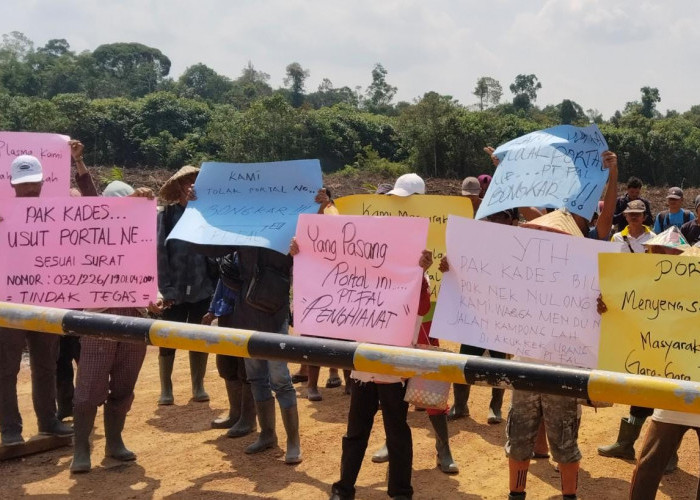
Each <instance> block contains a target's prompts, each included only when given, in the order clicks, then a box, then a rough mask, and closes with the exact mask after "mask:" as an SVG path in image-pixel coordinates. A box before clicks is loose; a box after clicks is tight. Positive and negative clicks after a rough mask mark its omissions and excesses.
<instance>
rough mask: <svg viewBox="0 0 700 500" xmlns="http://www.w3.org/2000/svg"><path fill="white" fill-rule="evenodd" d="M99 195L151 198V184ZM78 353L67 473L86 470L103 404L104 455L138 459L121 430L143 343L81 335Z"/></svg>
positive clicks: (113, 187) (116, 187) (128, 312)
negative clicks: (91, 435) (125, 441)
mask: <svg viewBox="0 0 700 500" xmlns="http://www.w3.org/2000/svg"><path fill="white" fill-rule="evenodd" d="M102 195H103V196H118V197H123V196H133V197H146V198H149V199H153V198H154V195H153V191H151V190H150V189H149V188H138V189H136V190H134V188H132V187H131V186H129V185H128V184H126V183H124V182H121V181H114V182H111V183H110V184H108V185H107V187H106V188H105V190H104V192H103V193H102ZM98 312H104V313H111V314H119V315H120V316H132V317H142V316H143V315H144V314H145V310H141V309H137V308H133V307H130V308H108V309H105V310H103V309H100V310H98ZM80 351H81V352H80V363H79V364H78V376H77V380H76V386H75V397H74V400H73V412H74V417H73V425H74V428H75V447H74V450H73V461H72V462H71V465H70V471H71V472H72V473H82V472H89V471H90V468H91V461H90V434H91V433H92V428H93V426H94V424H95V415H96V414H97V407H98V406H101V405H103V404H104V407H105V408H104V433H105V456H107V457H111V458H114V459H116V460H119V461H122V462H126V461H131V460H136V454H135V453H134V452H132V451H131V450H129V449H128V448H127V447H126V446H124V441H123V440H122V430H123V429H124V422H125V420H126V414H127V413H128V412H129V410H130V409H131V403H132V402H133V401H134V386H135V385H136V380H137V379H138V376H139V372H140V371H141V365H143V360H144V358H145V357H146V344H143V343H137V344H134V343H131V342H114V341H111V340H103V339H100V338H96V337H91V336H84V337H81V338H80Z"/></svg>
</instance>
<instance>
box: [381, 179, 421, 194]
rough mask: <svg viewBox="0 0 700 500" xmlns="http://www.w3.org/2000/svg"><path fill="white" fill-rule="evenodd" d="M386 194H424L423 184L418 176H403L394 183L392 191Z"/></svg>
mask: <svg viewBox="0 0 700 500" xmlns="http://www.w3.org/2000/svg"><path fill="white" fill-rule="evenodd" d="M386 194H393V195H396V196H411V195H412V194H425V182H424V181H423V179H421V178H420V176H419V175H418V174H404V175H402V176H401V177H399V178H398V179H396V182H395V183H394V189H392V190H391V191H389V192H388V193H386Z"/></svg>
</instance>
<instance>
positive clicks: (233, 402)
mask: <svg viewBox="0 0 700 500" xmlns="http://www.w3.org/2000/svg"><path fill="white" fill-rule="evenodd" d="M225 382H226V394H227V395H228V407H229V410H228V414H227V415H226V416H225V417H221V418H217V419H214V420H212V421H211V428H212V429H229V428H231V427H232V426H233V424H235V423H236V422H238V419H239V418H241V393H242V390H243V382H241V381H240V380H226V381H225Z"/></svg>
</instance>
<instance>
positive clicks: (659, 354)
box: [598, 254, 700, 381]
mask: <svg viewBox="0 0 700 500" xmlns="http://www.w3.org/2000/svg"><path fill="white" fill-rule="evenodd" d="M598 266H599V270H600V290H601V294H602V296H603V300H604V301H605V304H606V305H607V307H608V311H607V312H606V313H603V315H602V322H601V332H600V351H599V355H598V367H599V368H600V369H603V370H610V371H617V372H624V373H634V374H639V375H651V376H656V377H666V378H673V379H678V380H694V381H700V356H698V352H699V350H700V343H699V342H698V337H699V336H700V332H699V331H698V328H697V325H698V320H699V319H700V288H699V287H698V283H700V259H698V258H697V257H687V256H679V255H658V254H632V255H630V254H600V256H599V259H598Z"/></svg>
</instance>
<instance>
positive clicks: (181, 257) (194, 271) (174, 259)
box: [158, 165, 230, 427]
mask: <svg viewBox="0 0 700 500" xmlns="http://www.w3.org/2000/svg"><path fill="white" fill-rule="evenodd" d="M198 173H199V169H198V168H196V167H193V166H191V165H186V166H184V167H182V168H181V169H180V170H178V171H177V172H176V173H175V174H174V175H173V176H172V177H170V178H169V179H168V180H167V181H166V182H165V184H163V187H161V189H160V193H159V196H160V199H161V201H163V202H164V203H167V205H166V206H165V208H164V209H163V210H162V211H161V212H159V213H158V289H159V291H160V294H161V295H162V297H163V298H162V301H160V305H162V307H163V319H165V320H167V321H178V322H183V323H194V324H199V323H201V321H202V318H203V317H204V315H205V314H206V313H207V310H208V308H209V303H210V301H211V296H212V294H213V293H214V286H215V282H214V279H213V278H212V271H211V268H212V267H213V264H212V262H213V261H210V259H209V258H208V257H206V256H204V255H202V254H198V253H195V252H193V251H192V250H191V249H190V245H189V244H188V243H187V242H184V241H182V240H169V241H166V240H167V237H168V235H169V234H170V232H171V231H172V229H173V227H175V224H177V221H178V220H180V217H182V214H183V213H184V212H185V207H186V206H187V200H188V198H187V196H188V192H189V189H190V187H191V186H192V184H194V181H195V179H196V178H197V174H198ZM214 273H216V269H215V268H214ZM189 358H190V375H191V379H192V400H193V401H196V402H205V401H209V395H208V394H207V392H206V391H205V390H204V374H205V373H206V371H207V359H208V358H209V354H208V353H206V352H195V351H189ZM174 363H175V349H169V348H166V347H161V348H160V351H159V355H158V367H159V373H160V398H159V399H158V404H159V405H172V404H173V403H174V397H173V382H172V373H173V365H174ZM229 427H230V426H229Z"/></svg>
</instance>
